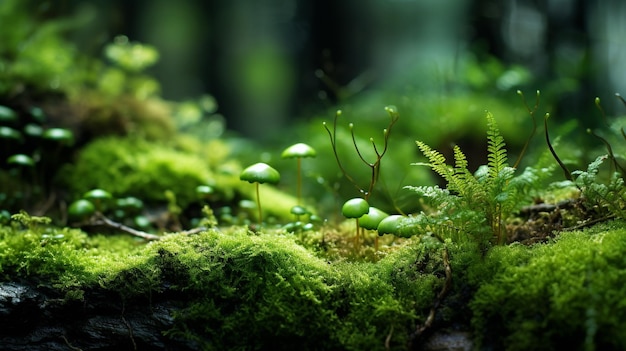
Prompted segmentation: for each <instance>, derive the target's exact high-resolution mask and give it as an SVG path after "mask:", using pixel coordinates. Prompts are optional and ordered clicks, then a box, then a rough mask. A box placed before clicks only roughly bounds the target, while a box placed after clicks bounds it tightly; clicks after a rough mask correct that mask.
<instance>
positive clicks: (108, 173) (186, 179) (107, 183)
mask: <svg viewBox="0 0 626 351" xmlns="http://www.w3.org/2000/svg"><path fill="white" fill-rule="evenodd" d="M62 179H63V182H64V183H65V184H66V185H67V187H69V188H70V190H71V192H72V194H74V197H80V196H81V195H82V194H83V193H84V192H86V191H88V190H90V189H93V188H101V189H105V190H107V191H109V192H110V193H111V194H112V195H113V196H135V197H138V198H141V199H143V200H144V201H148V202H150V201H153V202H154V201H162V202H165V201H167V199H166V196H165V191H166V190H170V191H172V192H173V193H175V194H176V198H177V200H178V201H179V204H180V205H181V206H183V207H184V206H186V205H187V204H188V203H190V202H191V201H193V200H195V199H196V194H195V188H196V186H198V185H202V184H207V183H208V182H211V179H212V172H211V171H210V170H209V167H208V166H207V165H206V163H205V162H204V161H203V160H202V159H201V158H200V157H198V156H197V155H194V154H192V153H188V152H181V151H176V150H175V149H172V148H169V147H166V146H164V145H162V144H158V143H151V142H148V141H145V140H142V139H135V138H116V137H110V138H103V139H99V140H96V141H94V142H93V143H91V144H89V145H88V146H86V147H85V148H84V149H83V150H82V151H81V153H80V155H79V156H78V159H77V161H76V163H75V164H74V165H72V166H69V167H68V168H66V169H65V170H64V172H63V173H62Z"/></svg>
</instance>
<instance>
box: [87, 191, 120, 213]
mask: <svg viewBox="0 0 626 351" xmlns="http://www.w3.org/2000/svg"><path fill="white" fill-rule="evenodd" d="M112 198H113V196H111V193H109V192H108V191H106V190H102V189H92V190H90V191H88V192H86V193H85V194H84V195H83V199H86V200H89V201H91V202H92V203H93V204H94V205H95V208H96V210H98V211H99V212H102V211H103V210H104V208H105V207H106V205H107V202H109V201H110V200H111V199H112Z"/></svg>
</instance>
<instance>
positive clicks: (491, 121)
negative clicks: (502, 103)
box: [487, 112, 508, 179]
mask: <svg viewBox="0 0 626 351" xmlns="http://www.w3.org/2000/svg"><path fill="white" fill-rule="evenodd" d="M487 161H488V162H487V165H488V166H489V177H490V178H492V179H495V178H497V177H498V175H499V174H500V172H502V170H504V168H505V167H508V163H507V161H508V159H507V154H506V144H505V143H504V138H503V137H502V135H500V130H499V129H498V125H497V124H496V120H495V118H494V117H493V115H492V114H491V112H487Z"/></svg>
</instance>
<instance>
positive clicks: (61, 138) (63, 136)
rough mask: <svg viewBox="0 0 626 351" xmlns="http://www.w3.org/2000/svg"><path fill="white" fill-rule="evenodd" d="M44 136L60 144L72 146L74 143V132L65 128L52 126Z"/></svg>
mask: <svg viewBox="0 0 626 351" xmlns="http://www.w3.org/2000/svg"><path fill="white" fill-rule="evenodd" d="M42 137H43V138H44V139H47V140H51V141H55V142H57V143H59V144H60V145H65V146H72V144H74V133H72V131H70V130H69V129H65V128H50V129H48V130H46V131H45V132H43V134H42Z"/></svg>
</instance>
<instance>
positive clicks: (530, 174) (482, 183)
mask: <svg viewBox="0 0 626 351" xmlns="http://www.w3.org/2000/svg"><path fill="white" fill-rule="evenodd" d="M487 143H488V146H487V153H488V155H487V159H488V162H487V165H484V166H481V167H479V168H478V170H477V171H476V172H475V173H474V174H472V172H470V170H469V169H468V161H467V158H466V156H465V154H464V153H463V152H462V151H461V148H460V147H459V146H455V147H454V161H455V162H454V166H450V165H448V164H447V160H446V158H445V157H444V156H443V154H441V153H440V152H438V151H436V150H433V149H432V148H430V147H429V146H428V145H426V144H425V143H423V142H421V141H417V146H418V147H419V149H420V151H421V152H422V153H423V154H424V156H426V158H427V159H428V161H429V163H416V164H415V165H422V166H428V167H430V168H431V169H432V170H433V171H434V172H435V173H437V174H438V175H440V176H441V177H442V178H443V179H444V180H445V181H446V183H447V189H441V188H439V187H438V186H408V187H406V188H407V189H410V190H413V191H415V192H416V193H418V194H419V195H420V196H421V197H422V198H423V199H424V200H425V202H426V204H427V205H428V206H432V208H433V210H434V213H433V214H432V215H426V214H424V213H421V214H419V215H417V216H415V217H413V218H414V220H413V221H412V222H413V223H412V224H409V226H412V227H413V226H415V227H417V228H419V230H417V231H415V232H416V233H423V232H424V231H431V232H434V233H435V235H437V236H438V237H439V238H440V240H442V241H443V240H444V239H445V238H448V237H449V238H451V239H453V240H459V239H462V236H463V234H466V235H469V236H471V237H472V240H475V241H477V242H479V243H481V244H482V245H487V243H488V242H493V243H495V244H502V243H504V242H505V240H506V231H505V226H504V221H505V220H506V219H507V218H509V216H510V215H511V214H512V213H514V212H515V211H516V210H517V209H518V208H519V207H520V206H521V204H523V203H524V201H527V200H528V197H529V194H530V190H531V189H532V187H533V186H537V182H538V181H539V180H540V178H541V177H545V176H547V175H548V173H549V170H548V169H542V170H540V171H537V170H535V169H533V168H526V170H525V171H524V172H523V173H522V174H520V175H518V176H515V175H514V174H515V169H514V168H512V167H510V166H509V165H508V162H507V152H506V148H505V143H504V138H503V137H502V136H501V135H500V132H499V129H498V126H497V124H496V121H495V119H494V118H493V116H492V115H491V113H487ZM433 216H434V218H433Z"/></svg>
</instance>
